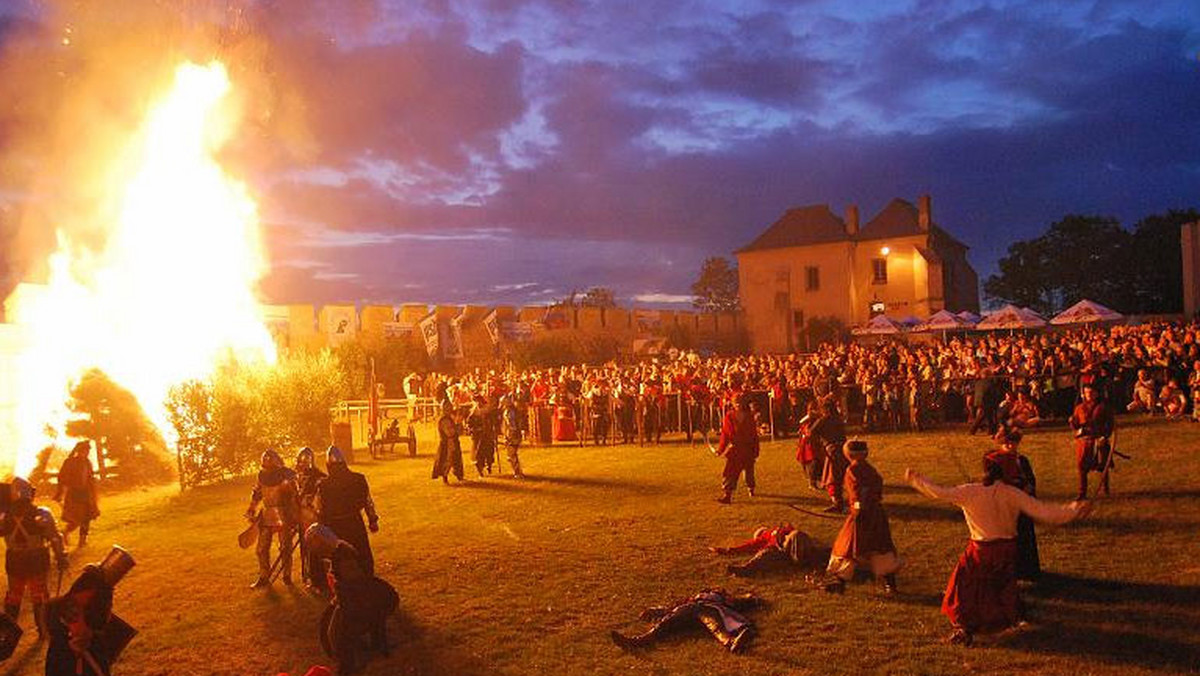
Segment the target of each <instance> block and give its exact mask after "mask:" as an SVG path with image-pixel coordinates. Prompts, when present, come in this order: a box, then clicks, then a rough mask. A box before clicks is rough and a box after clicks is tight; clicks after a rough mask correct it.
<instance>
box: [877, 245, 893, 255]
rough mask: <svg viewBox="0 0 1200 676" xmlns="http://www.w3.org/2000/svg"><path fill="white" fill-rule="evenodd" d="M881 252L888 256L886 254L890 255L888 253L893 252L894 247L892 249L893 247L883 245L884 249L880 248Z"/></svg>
mask: <svg viewBox="0 0 1200 676" xmlns="http://www.w3.org/2000/svg"><path fill="white" fill-rule="evenodd" d="M879 253H881V254H883V255H884V256H886V255H888V254H890V253H892V249H891V247H886V246H885V247H883V248H882V249H880V250H879Z"/></svg>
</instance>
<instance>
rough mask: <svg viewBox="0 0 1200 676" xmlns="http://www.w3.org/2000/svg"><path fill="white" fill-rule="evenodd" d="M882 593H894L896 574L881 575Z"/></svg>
mask: <svg viewBox="0 0 1200 676" xmlns="http://www.w3.org/2000/svg"><path fill="white" fill-rule="evenodd" d="M883 593H884V594H887V595H888V596H895V595H896V574H895V573H892V574H891V575H884V576H883Z"/></svg>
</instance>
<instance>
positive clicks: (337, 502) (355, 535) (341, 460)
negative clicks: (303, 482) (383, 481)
mask: <svg viewBox="0 0 1200 676" xmlns="http://www.w3.org/2000/svg"><path fill="white" fill-rule="evenodd" d="M325 469H327V470H329V478H327V479H325V480H324V481H322V482H321V484H320V486H318V488H317V519H318V520H319V521H320V522H321V523H323V524H325V525H326V526H329V528H330V529H332V530H333V532H334V533H336V534H337V536H338V538H340V539H342V540H345V541H346V542H348V543H350V546H352V547H354V551H355V552H357V554H358V559H359V564H360V565H361V566H362V569H363V570H364V571H365V572H366V574H367V575H374V574H375V557H374V555H373V554H372V553H371V541H370V539H368V537H367V527H369V528H370V529H371V532H372V533H378V532H379V515H378V514H376V513H375V502H374V501H373V500H372V499H371V489H370V487H369V486H368V485H367V478H366V477H365V476H363V475H362V474H359V473H358V472H352V471H350V468H349V467H348V466H347V465H346V458H345V457H344V456H343V455H342V452H341V451H340V450H339V449H338V447H337V446H330V447H329V450H328V451H326V453H325ZM363 512H366V514H367V524H368V526H367V527H364V526H363V519H362V514H363Z"/></svg>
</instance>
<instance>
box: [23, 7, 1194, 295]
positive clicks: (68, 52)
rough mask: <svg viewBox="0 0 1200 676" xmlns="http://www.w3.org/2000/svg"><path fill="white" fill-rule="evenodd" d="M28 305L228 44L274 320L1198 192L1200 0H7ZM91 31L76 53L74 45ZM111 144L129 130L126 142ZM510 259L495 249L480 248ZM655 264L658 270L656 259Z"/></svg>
mask: <svg viewBox="0 0 1200 676" xmlns="http://www.w3.org/2000/svg"><path fill="white" fill-rule="evenodd" d="M0 17H2V18H0V26H2V28H0V47H2V49H3V58H2V59H0V74H2V76H3V77H2V79H0V90H2V92H0V93H2V94H3V96H4V98H3V99H2V100H3V103H2V104H0V138H3V149H2V151H0V155H2V156H0V229H2V231H3V238H4V240H3V241H4V242H5V247H4V254H3V255H2V256H0V267H2V268H3V269H0V274H2V275H4V280H3V283H0V293H3V289H4V288H5V287H6V286H11V285H12V284H13V283H14V281H15V280H17V279H27V278H29V277H30V276H33V277H36V276H38V275H40V274H44V272H45V271H44V270H40V269H39V268H40V267H42V265H43V263H42V261H43V259H44V253H45V252H46V251H47V250H49V249H51V248H53V234H52V233H53V228H52V227H51V225H52V224H54V223H55V222H62V221H65V220H72V221H73V222H75V221H77V220H78V219H67V218H66V216H67V215H71V214H72V213H78V212H84V213H88V214H94V213H97V212H96V210H94V209H93V208H92V206H93V205H94V204H95V202H96V201H98V200H102V199H103V195H96V194H92V193H91V191H90V189H89V190H80V189H78V188H77V186H79V185H90V183H89V182H88V181H82V182H77V181H74V180H72V179H74V178H75V177H78V176H81V175H82V176H86V175H87V174H88V173H89V172H91V171H94V170H95V164H94V163H93V162H92V161H91V158H92V157H94V156H95V155H96V154H103V153H105V152H106V151H107V150H108V149H106V148H105V145H106V142H108V140H109V139H111V138H113V137H114V136H119V134H118V133H117V132H120V131H121V130H122V129H123V128H125V127H128V126H129V125H131V124H135V121H136V120H137V119H138V111H139V110H140V109H142V108H144V106H145V105H147V103H146V101H145V100H144V95H143V94H141V93H140V92H141V89H140V87H141V85H142V84H144V83H145V82H146V81H147V80H149V79H157V80H160V81H165V80H166V79H167V78H168V77H169V69H170V68H171V66H170V65H169V64H170V63H173V62H174V61H175V60H177V59H178V58H190V59H193V60H195V61H197V62H204V61H205V60H207V59H210V58H212V57H213V56H218V55H219V56H220V57H221V58H222V60H223V61H224V62H225V63H227V64H228V67H229V71H230V77H231V78H232V80H233V81H234V83H235V89H236V91H237V95H238V97H239V99H240V103H241V105H242V106H243V107H244V118H243V126H242V127H241V128H239V130H238V131H237V134H236V137H235V139H234V140H233V142H232V143H231V144H230V145H229V146H227V147H226V149H225V151H224V153H225V155H226V156H225V157H224V158H223V162H225V163H226V165H227V166H228V167H229V168H230V170H231V171H233V172H234V173H236V174H237V175H239V176H242V177H243V178H244V179H245V180H246V181H247V183H248V184H249V186H250V188H251V191H252V192H253V193H254V195H255V197H256V199H257V200H258V203H259V207H260V211H261V216H262V218H263V220H264V223H265V225H266V227H267V229H268V230H267V249H268V253H269V257H270V262H271V271H270V274H269V275H268V276H267V278H266V279H265V280H264V281H263V285H262V291H263V293H264V295H265V297H266V298H267V299H269V300H272V301H276V302H316V303H321V302H330V301H372V302H396V303H399V302H410V301H427V302H461V301H472V302H536V301H539V300H545V299H548V298H552V297H554V296H556V295H557V296H561V295H565V294H566V293H568V292H569V291H570V289H571V288H573V287H585V286H590V285H607V286H611V287H614V289H615V291H616V292H617V296H618V299H619V300H623V301H629V300H630V299H633V298H638V297H641V298H648V297H654V298H666V297H671V298H680V297H683V296H685V295H686V292H687V288H688V285H689V283H690V282H691V280H692V279H693V278H694V276H695V274H696V271H697V269H698V267H699V263H700V261H701V260H703V258H704V257H706V256H708V255H728V254H729V252H731V251H732V250H733V249H734V248H736V247H737V246H740V245H742V244H745V243H746V242H748V241H749V240H750V239H752V238H753V237H754V236H755V235H756V234H758V233H759V232H760V231H761V230H762V229H764V228H765V227H766V226H767V225H768V224H769V223H771V222H773V221H774V219H775V218H776V217H778V215H779V214H780V213H782V212H783V211H784V210H786V209H787V208H789V207H792V206H797V205H802V204H809V203H820V202H826V203H829V204H830V205H831V206H833V207H834V209H835V211H840V209H841V207H843V206H845V205H846V204H849V203H856V204H858V205H859V206H860V208H861V209H862V211H863V212H864V217H869V215H871V214H872V213H873V212H874V211H875V210H876V209H878V208H881V207H882V206H883V205H884V204H886V203H887V202H888V201H889V200H890V199H892V198H894V197H905V198H909V199H912V198H913V197H914V196H915V195H917V194H920V193H924V192H928V193H931V194H932V195H933V196H934V200H935V205H936V206H935V211H936V213H935V218H936V220H938V222H939V223H940V224H942V225H943V226H945V227H947V228H948V229H950V230H951V231H952V232H954V233H955V234H956V235H958V236H959V237H960V238H961V239H963V240H964V241H966V242H967V243H968V244H970V245H971V246H972V253H971V256H972V259H973V262H974V263H975V265H976V267H977V268H978V269H979V270H980V272H981V273H982V274H984V275H986V274H987V273H988V272H989V271H991V269H992V266H993V265H994V261H995V260H996V259H997V258H998V257H999V255H1000V254H1001V253H1002V252H1003V251H1004V248H1005V247H1006V246H1007V244H1008V243H1009V242H1010V241H1011V240H1012V239H1014V238H1020V237H1028V236H1032V235H1034V234H1037V233H1038V232H1040V231H1041V230H1042V229H1044V227H1045V226H1046V224H1047V223H1049V222H1050V221H1053V220H1055V219H1057V218H1060V217H1061V216H1062V215H1063V214H1065V213H1071V212H1083V213H1099V214H1106V215H1114V216H1117V217H1118V218H1121V219H1123V220H1125V221H1126V222H1127V223H1129V222H1132V221H1133V220H1136V219H1137V218H1139V217H1141V216H1144V215H1146V214H1149V213H1154V212H1161V211H1165V210H1166V209H1169V208H1185V207H1189V206H1194V199H1193V197H1192V194H1193V192H1194V191H1193V189H1192V188H1193V186H1194V185H1195V180H1196V169H1195V162H1194V157H1195V156H1196V155H1197V153H1198V152H1200V131H1197V130H1200V124H1197V123H1198V122H1200V119H1198V117H1197V116H1198V115H1200V113H1198V112H1197V108H1196V106H1194V105H1192V103H1193V102H1194V101H1195V100H1197V97H1198V96H1200V69H1198V68H1197V60H1196V54H1197V52H1198V51H1200V29H1198V27H1200V15H1198V14H1197V11H1196V7H1195V4H1194V3H1191V2H1186V1H1182V0H1180V1H1168V2H1163V3H1155V4H1154V7H1152V8H1151V7H1147V6H1146V5H1145V3H1137V2H1100V1H1098V0H1097V1H1096V2H1083V3H1075V4H1072V5H1071V6H1070V7H1057V8H1055V9H1054V10H1053V11H1050V10H1049V9H1047V6H1046V5H1045V4H1044V3H1038V2H1030V1H1024V0H1003V1H1002V2H999V3H994V2H992V3H984V2H977V1H975V0H952V1H950V2H945V3H937V4H936V6H931V5H928V4H926V3H912V2H906V1H901V0H896V1H894V2H879V3H867V4H861V3H860V4H859V5H853V6H848V5H846V3H840V2H835V1H833V0H812V1H810V2H804V3H777V2H769V1H767V0H763V1H762V2H734V1H732V0H687V1H686V2H663V3H621V2H595V1H591V0H579V1H577V2H548V1H546V0H515V1H511V2H494V1H490V0H489V1H484V2H467V1H464V0H425V1H417V2H397V1H393V0H378V1H366V0H341V1H334V0H325V1H305V0H288V1H286V2H285V1H283V0H260V1H256V2H249V1H248V2H228V1H222V2H215V1H214V2H201V1H194V2H150V1H133V2H121V3H85V2H59V3H50V4H48V5H46V4H42V3H36V4H35V3H32V2H30V3H19V2H18V3H14V2H10V3H8V4H7V5H5V4H2V3H0ZM64 39H65V40H69V44H63V40H64ZM109 131H112V132H113V133H111V134H110V133H108V132H109ZM479 251H485V252H488V253H490V254H496V255H488V256H482V255H474V254H473V252H479ZM635 262H636V264H634V263H635Z"/></svg>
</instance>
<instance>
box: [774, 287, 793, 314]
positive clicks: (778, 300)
mask: <svg viewBox="0 0 1200 676" xmlns="http://www.w3.org/2000/svg"><path fill="white" fill-rule="evenodd" d="M788 296H789V294H788V293H787V292H786V291H777V292H775V309H776V310H787V309H788V308H790V307H791V306H792V299H791V298H789V297H788Z"/></svg>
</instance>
